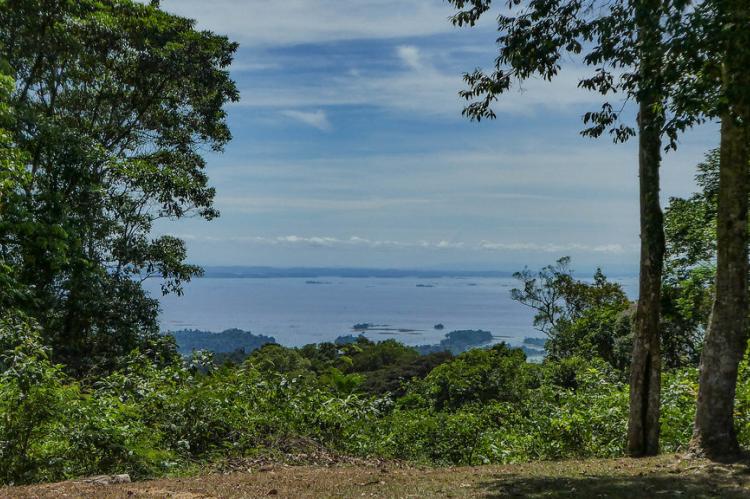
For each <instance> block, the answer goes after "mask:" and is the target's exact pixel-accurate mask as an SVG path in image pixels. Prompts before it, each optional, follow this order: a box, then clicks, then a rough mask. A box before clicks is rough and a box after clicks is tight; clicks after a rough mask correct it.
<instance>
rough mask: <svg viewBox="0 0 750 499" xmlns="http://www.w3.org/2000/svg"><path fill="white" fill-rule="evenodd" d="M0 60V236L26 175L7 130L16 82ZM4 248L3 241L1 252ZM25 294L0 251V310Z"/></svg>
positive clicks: (6, 256) (14, 207)
mask: <svg viewBox="0 0 750 499" xmlns="http://www.w3.org/2000/svg"><path fill="white" fill-rule="evenodd" d="M2 66H4V64H2V61H0V234H1V233H2V232H3V231H2V227H3V226H5V224H6V223H7V222H6V220H8V218H9V217H10V215H11V211H12V210H15V209H16V206H17V205H16V196H17V194H18V192H19V190H21V189H22V187H23V185H24V182H25V180H26V176H25V175H24V170H23V156H22V154H21V151H20V150H19V149H18V148H17V147H16V146H15V144H14V142H13V137H12V134H11V133H10V132H9V131H8V130H7V129H6V127H7V126H8V125H10V123H11V120H12V116H13V115H12V111H11V109H10V106H9V105H8V101H9V99H10V95H11V93H12V91H13V79H12V78H11V77H10V76H9V75H8V74H7V71H6V70H7V69H8V68H5V67H2ZM2 248H3V245H2V241H1V240H0V250H1V249H2ZM22 295H23V293H22V290H21V289H20V286H19V284H18V282H17V281H16V273H15V271H14V269H13V268H12V267H11V266H10V265H9V262H8V255H6V254H5V252H4V251H0V310H6V309H8V308H10V306H11V304H13V303H14V302H16V301H18V300H19V299H20V298H21V297H22Z"/></svg>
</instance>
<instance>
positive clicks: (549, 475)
mask: <svg viewBox="0 0 750 499" xmlns="http://www.w3.org/2000/svg"><path fill="white" fill-rule="evenodd" d="M268 496H276V497H294V498H298V497H531V498H534V497H614V498H630V497H655V498H660V497H663V498H669V497H680V498H686V497H722V498H724V497H726V498H732V497H744V498H747V497H750V464H748V463H743V464H734V465H719V464H715V463H710V462H708V461H703V460H694V459H682V458H681V457H679V456H675V455H664V456H659V457H656V458H647V459H637V460H636V459H609V460H586V461H561V462H535V463H528V464H519V465H507V466H477V467H460V468H420V467H411V466H401V465H397V464H393V463H387V464H380V465H375V464H372V465H365V466H354V465H339V466H284V465H276V466H263V467H258V468H248V469H247V470H245V471H242V472H240V471H235V472H231V473H215V474H209V475H205V476H199V477H192V478H172V479H163V480H153V481H146V482H139V483H125V484H117V485H97V484H95V483H88V482H84V481H77V482H63V483H57V484H47V485H35V486H28V487H8V488H3V489H0V497H14V498H31V497H34V498H37V497H112V498H120V497H123V498H134V497H136V498H137V497H177V498H184V499H188V498H210V497H222V498H223V497H268Z"/></svg>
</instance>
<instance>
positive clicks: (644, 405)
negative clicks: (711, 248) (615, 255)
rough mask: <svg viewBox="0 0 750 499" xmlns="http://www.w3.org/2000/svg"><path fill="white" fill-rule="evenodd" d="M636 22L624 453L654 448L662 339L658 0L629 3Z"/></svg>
mask: <svg viewBox="0 0 750 499" xmlns="http://www.w3.org/2000/svg"><path fill="white" fill-rule="evenodd" d="M633 7H634V10H635V18H636V24H637V26H638V46H639V49H638V50H639V57H640V66H639V76H640V81H639V92H638V101H639V110H638V132H639V135H638V177H639V190H640V223H641V260H640V281H639V292H638V309H637V311H636V316H635V338H634V341H633V356H632V362H631V364H630V415H629V419H628V453H629V454H630V455H631V456H635V457H637V456H647V455H654V454H657V453H658V452H659V409H660V402H661V341H660V334H659V316H660V308H661V277H662V267H663V264H664V245H665V243H664V217H663V215H662V211H661V205H660V203H659V167H660V166H661V133H662V131H661V129H662V126H663V124H664V117H663V115H662V113H661V112H660V111H659V109H660V108H661V107H662V89H661V88H660V82H661V69H662V51H663V47H662V41H661V27H660V19H661V13H662V0H636V1H634V2H633Z"/></svg>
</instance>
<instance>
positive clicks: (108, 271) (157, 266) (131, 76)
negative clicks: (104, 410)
mask: <svg viewBox="0 0 750 499" xmlns="http://www.w3.org/2000/svg"><path fill="white" fill-rule="evenodd" d="M235 50H236V44H234V43H232V42H230V41H229V40H228V39H227V38H225V37H223V36H217V35H215V34H213V33H211V32H206V31H199V30H196V28H195V25H194V22H193V21H192V20H189V19H185V18H181V17H178V16H175V15H172V14H169V13H166V12H164V11H162V10H160V9H159V7H158V4H154V3H152V4H150V5H144V4H140V3H136V2H134V1H130V0H7V1H5V2H3V3H0V51H1V52H0V58H3V59H5V60H7V61H8V64H9V65H10V68H11V71H12V73H13V76H14V77H15V80H16V85H15V90H14V92H13V93H12V95H11V98H10V104H11V106H12V107H13V108H14V110H15V114H14V122H13V124H12V126H11V127H10V128H11V130H12V132H13V140H14V142H15V143H16V144H17V145H18V147H19V148H21V149H22V150H24V151H25V152H26V155H27V158H28V159H27V161H25V163H24V169H25V173H26V175H28V182H26V184H25V185H24V188H23V189H22V192H21V193H20V195H19V196H18V198H17V204H19V205H20V206H22V208H23V209H19V210H17V213H19V214H20V215H19V216H22V217H23V219H22V220H15V221H12V222H14V223H11V220H9V217H5V219H6V220H4V222H5V223H4V224H2V227H1V228H0V230H2V232H0V245H2V247H1V248H0V251H2V253H3V254H5V255H8V260H9V261H10V264H11V265H12V266H13V267H14V268H15V269H16V270H17V272H16V273H17V275H18V278H19V280H20V281H21V283H22V284H24V285H27V286H29V288H30V289H32V290H33V293H32V296H31V297H30V298H29V299H27V300H26V301H25V302H24V303H22V304H20V305H21V306H22V307H23V308H24V309H25V310H27V311H28V312H29V313H30V314H31V315H33V316H34V317H35V318H36V319H37V320H38V321H39V322H40V324H41V325H42V327H43V329H44V332H45V334H46V337H47V340H48V341H49V342H50V344H51V345H52V347H53V351H54V354H55V356H56V360H59V361H63V362H65V363H66V364H68V365H69V366H70V368H71V370H72V371H74V372H85V371H87V370H89V369H91V368H92V367H98V368H107V366H109V365H111V362H112V360H113V359H116V358H117V357H118V356H119V355H121V354H123V353H127V352H128V351H130V350H131V349H133V348H136V347H139V346H142V345H143V342H144V341H145V340H147V339H149V338H153V336H154V335H155V334H156V333H157V332H158V329H157V322H156V312H157V310H158V304H157V302H156V301H155V300H153V299H151V298H150V297H148V296H147V294H146V293H144V291H143V290H142V288H141V285H140V283H141V282H142V279H144V278H146V277H148V276H153V275H158V276H160V277H163V278H164V281H163V282H164V285H163V290H164V292H170V291H173V292H180V289H181V284H182V283H183V282H184V281H186V280H188V279H190V277H192V276H194V275H196V274H198V273H199V272H200V269H199V268H197V267H195V266H192V265H188V264H186V263H185V258H186V251H185V246H184V244H183V242H182V241H181V240H179V239H177V238H174V237H152V236H151V232H152V228H153V224H154V223H155V222H156V221H157V220H160V219H178V218H181V217H184V216H188V215H193V216H200V217H203V218H206V219H211V218H213V217H215V216H217V214H218V213H217V211H216V210H215V209H214V208H213V197H214V190H213V189H212V188H211V187H210V186H209V184H208V178H207V176H206V173H205V161H204V158H203V157H202V153H203V152H204V151H209V150H213V151H220V150H221V149H222V148H223V146H224V145H225V144H226V143H227V141H229V140H230V132H229V129H228V127H227V124H226V113H225V110H224V106H225V104H226V103H227V102H229V101H234V100H237V99H238V93H237V89H236V87H235V84H234V82H233V81H232V80H231V78H230V77H229V73H228V67H229V65H230V63H231V60H232V57H233V54H234V51H235Z"/></svg>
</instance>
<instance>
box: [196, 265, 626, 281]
mask: <svg viewBox="0 0 750 499" xmlns="http://www.w3.org/2000/svg"><path fill="white" fill-rule="evenodd" d="M204 269H205V273H204V275H203V277H204V278H214V279H274V278H285V277H287V278H300V279H317V278H325V277H329V278H330V277H335V278H358V279H362V278H383V279H399V278H418V279H438V278H457V279H460V278H507V277H513V274H514V271H509V270H417V269H388V268H353V267H289V268H284V267H242V266H238V267H233V266H206V267H205V268H204ZM578 273H579V274H581V275H585V274H586V273H587V272H584V271H579V272H578ZM608 275H610V277H633V276H635V275H637V273H630V272H620V273H611V274H608Z"/></svg>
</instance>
